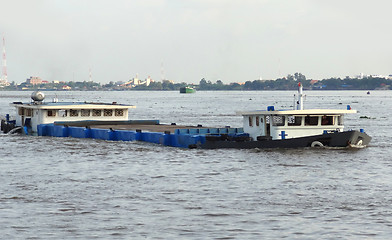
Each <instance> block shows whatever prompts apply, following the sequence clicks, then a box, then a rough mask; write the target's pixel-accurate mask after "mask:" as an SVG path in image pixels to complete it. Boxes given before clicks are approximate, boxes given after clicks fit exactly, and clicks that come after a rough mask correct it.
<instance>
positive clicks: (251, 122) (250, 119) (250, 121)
mask: <svg viewBox="0 0 392 240" xmlns="http://www.w3.org/2000/svg"><path fill="white" fill-rule="evenodd" d="M249 127H253V117H252V116H249Z"/></svg>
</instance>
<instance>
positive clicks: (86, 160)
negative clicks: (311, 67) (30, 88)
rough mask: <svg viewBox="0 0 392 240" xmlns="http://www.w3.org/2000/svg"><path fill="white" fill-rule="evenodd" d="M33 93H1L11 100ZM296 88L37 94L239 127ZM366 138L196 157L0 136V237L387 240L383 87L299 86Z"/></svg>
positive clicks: (390, 170)
mask: <svg viewBox="0 0 392 240" xmlns="http://www.w3.org/2000/svg"><path fill="white" fill-rule="evenodd" d="M30 94H31V93H30V92H0V114H2V116H4V115H5V113H12V114H13V113H14V109H12V108H11V107H10V106H9V105H8V104H9V103H10V102H13V101H29V95H30ZM293 94H294V91H251V92H235V91H233V92H225V91H219V92H196V93H195V94H179V93H178V92H138V91H127V92H46V96H47V99H48V101H50V98H52V97H54V96H55V95H57V97H58V98H59V100H60V101H85V100H87V101H99V102H112V101H116V102H118V103H124V104H133V105H136V106H137V108H136V109H132V110H131V111H130V119H160V121H161V122H162V123H173V122H175V123H177V124H191V125H197V124H203V126H211V127H218V126H231V127H241V126H242V119H241V117H240V116H236V115H235V111H241V110H255V109H266V107H267V106H270V105H274V106H275V108H278V109H280V108H291V106H292V105H293V101H294V99H293ZM306 94H307V97H306V101H305V108H338V109H345V108H346V105H348V104H349V105H351V107H352V108H353V109H357V110H358V111H359V113H358V114H351V115H347V116H346V118H345V126H346V128H348V129H350V128H353V129H359V128H364V129H365V131H366V132H367V133H368V134H369V135H370V136H372V137H373V139H372V142H371V144H370V146H368V147H367V148H365V149H361V150H323V149H321V150H320V149H317V150H314V149H292V150H287V149H281V150H257V149H252V150H198V149H180V148H172V147H164V146H160V145H154V144H149V143H141V142H110V141H102V140H93V139H72V138H51V137H31V136H20V135H4V134H2V135H0V182H1V184H0V236H1V238H2V239H91V238H93V239H276V238H288V239H292V238H298V239H336V238H342V239H390V238H392V208H391V205H392V193H391V189H392V161H391V154H392V149H391V146H392V145H391V140H392V139H391V137H390V135H391V133H392V131H391V130H392V127H391V126H390V123H391V122H392V114H391V111H390V109H391V108H392V101H391V100H392V92H391V91H373V92H371V94H370V95H367V94H366V92H365V91H308V92H306Z"/></svg>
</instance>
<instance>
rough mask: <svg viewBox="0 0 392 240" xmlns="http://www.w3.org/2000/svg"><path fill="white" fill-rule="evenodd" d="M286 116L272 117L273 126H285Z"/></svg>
mask: <svg viewBox="0 0 392 240" xmlns="http://www.w3.org/2000/svg"><path fill="white" fill-rule="evenodd" d="M284 120H285V117H284V116H273V117H272V125H273V126H284Z"/></svg>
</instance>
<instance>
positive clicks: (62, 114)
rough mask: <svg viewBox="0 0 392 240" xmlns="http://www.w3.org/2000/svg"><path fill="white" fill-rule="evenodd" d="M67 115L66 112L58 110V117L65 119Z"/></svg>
mask: <svg viewBox="0 0 392 240" xmlns="http://www.w3.org/2000/svg"><path fill="white" fill-rule="evenodd" d="M67 115H68V111H67V110H64V109H61V110H59V116H60V117H66V116H67Z"/></svg>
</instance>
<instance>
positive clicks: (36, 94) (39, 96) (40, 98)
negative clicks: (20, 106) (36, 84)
mask: <svg viewBox="0 0 392 240" xmlns="http://www.w3.org/2000/svg"><path fill="white" fill-rule="evenodd" d="M31 98H32V99H33V100H34V101H39V102H41V101H43V100H44V99H45V94H44V93H43V92H39V91H36V92H33V93H32V94H31Z"/></svg>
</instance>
